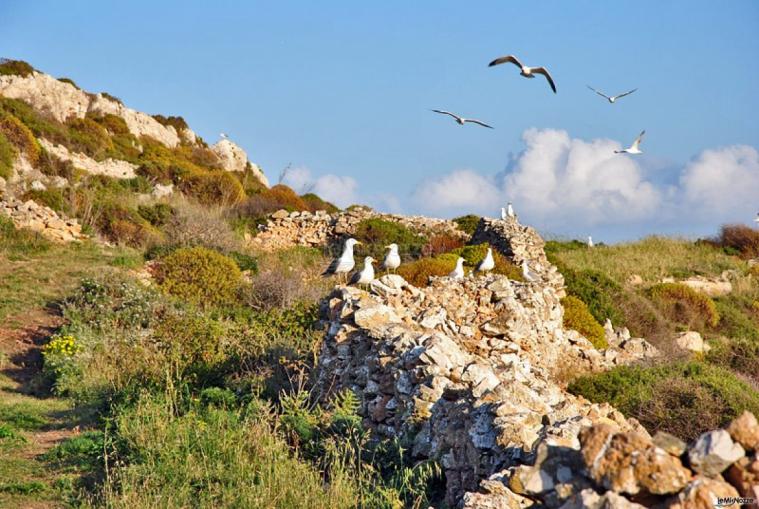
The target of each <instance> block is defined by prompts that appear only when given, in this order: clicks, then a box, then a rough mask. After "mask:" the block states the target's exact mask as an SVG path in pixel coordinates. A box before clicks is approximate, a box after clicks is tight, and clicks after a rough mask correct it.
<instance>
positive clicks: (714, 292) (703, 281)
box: [680, 276, 733, 297]
mask: <svg viewBox="0 0 759 509" xmlns="http://www.w3.org/2000/svg"><path fill="white" fill-rule="evenodd" d="M680 283H681V284H684V285H685V286H688V287H690V288H693V289H694V290H696V291H697V292H701V293H703V294H704V295H708V296H709V297H722V296H724V295H728V294H729V293H730V292H732V291H733V285H732V284H731V283H730V281H727V280H726V279H709V278H705V277H703V276H694V277H691V278H688V279H685V280H683V281H680Z"/></svg>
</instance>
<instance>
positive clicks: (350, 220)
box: [250, 207, 469, 251]
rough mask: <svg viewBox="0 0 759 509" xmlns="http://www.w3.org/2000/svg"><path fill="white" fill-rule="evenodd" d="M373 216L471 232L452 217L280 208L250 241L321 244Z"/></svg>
mask: <svg viewBox="0 0 759 509" xmlns="http://www.w3.org/2000/svg"><path fill="white" fill-rule="evenodd" d="M370 218H378V219H384V220H386V221H392V222H394V223H400V224H402V225H404V226H406V227H408V228H409V229H410V230H412V231H415V232H417V233H423V234H435V233H437V234H449V235H452V236H454V237H458V238H461V239H462V240H468V239H469V235H467V234H466V233H464V232H462V231H461V230H459V228H458V225H457V224H456V223H454V222H453V221H450V220H446V219H435V218H430V217H424V216H402V215H398V214H382V213H379V212H375V211H373V210H372V209H369V208H367V207H354V208H351V209H348V210H345V211H341V212H336V213H334V214H328V213H327V212H326V211H323V210H319V211H316V212H315V213H311V212H308V211H304V212H297V211H296V212H288V211H286V210H284V209H283V210H278V211H276V212H274V213H273V214H271V216H269V220H268V221H267V223H266V224H263V225H260V226H259V231H258V234H257V235H256V236H255V237H253V238H252V239H250V244H251V246H253V247H255V248H257V249H263V250H267V251H271V250H276V249H284V248H288V247H293V246H308V247H322V246H325V245H328V244H332V243H335V242H338V241H340V240H341V239H343V238H345V237H348V236H350V235H352V234H354V233H355V232H356V227H357V226H358V224H359V223H360V222H361V221H363V220H364V219H370Z"/></svg>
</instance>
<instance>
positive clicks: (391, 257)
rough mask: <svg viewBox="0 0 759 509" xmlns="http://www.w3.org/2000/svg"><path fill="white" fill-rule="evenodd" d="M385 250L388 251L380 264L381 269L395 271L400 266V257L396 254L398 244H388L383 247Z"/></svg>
mask: <svg viewBox="0 0 759 509" xmlns="http://www.w3.org/2000/svg"><path fill="white" fill-rule="evenodd" d="M385 249H389V250H390V251H388V253H387V255H386V256H385V260H384V261H383V262H382V268H384V269H385V270H395V269H397V268H398V267H400V265H401V255H399V254H398V244H395V243H393V244H390V245H389V246H385Z"/></svg>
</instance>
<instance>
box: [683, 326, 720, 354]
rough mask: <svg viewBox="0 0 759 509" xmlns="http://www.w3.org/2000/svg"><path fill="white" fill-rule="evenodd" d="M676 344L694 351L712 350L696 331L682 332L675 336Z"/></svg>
mask: <svg viewBox="0 0 759 509" xmlns="http://www.w3.org/2000/svg"><path fill="white" fill-rule="evenodd" d="M675 344H676V345H677V346H678V347H679V348H680V349H681V350H686V351H689V352H694V353H705V352H708V351H709V350H711V347H710V346H709V345H708V344H707V343H705V342H704V338H702V337H701V334H699V333H698V332H696V331H687V332H681V333H679V334H677V336H675Z"/></svg>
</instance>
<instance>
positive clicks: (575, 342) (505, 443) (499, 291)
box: [317, 275, 647, 507]
mask: <svg viewBox="0 0 759 509" xmlns="http://www.w3.org/2000/svg"><path fill="white" fill-rule="evenodd" d="M322 312H323V318H324V319H325V321H326V322H327V323H328V329H327V334H326V338H325V341H324V343H323V346H322V352H321V355H320V358H319V374H318V382H317V387H318V390H319V391H320V394H321V395H322V396H323V397H325V398H326V397H328V396H329V395H330V394H332V393H333V392H334V391H336V390H343V389H350V390H353V391H354V392H355V393H356V394H357V395H359V397H360V399H361V401H362V406H361V415H362V416H363V417H364V421H365V424H366V425H367V426H368V427H369V428H370V429H372V430H374V432H375V433H377V434H378V435H380V436H387V437H400V438H401V439H402V440H405V441H407V442H409V447H410V448H411V450H412V453H413V454H414V456H415V457H417V458H419V459H425V458H433V459H435V460H438V461H439V462H440V463H441V465H442V467H443V469H444V471H445V475H446V483H447V496H448V503H449V504H455V503H458V502H459V501H460V500H461V499H462V497H463V496H464V494H465V493H466V492H468V491H474V490H476V489H477V487H478V484H479V482H480V480H482V479H488V478H489V477H490V476H492V475H493V474H495V473H496V472H498V471H500V470H503V469H504V468H508V467H509V466H515V465H520V464H523V463H526V462H528V461H530V460H531V458H533V456H534V451H533V444H534V443H535V442H536V441H538V440H544V441H546V442H547V443H548V444H551V445H553V446H563V447H568V448H574V449H576V448H577V447H579V439H578V434H579V433H580V430H581V429H582V428H584V427H586V426H589V425H591V424H593V423H609V424H612V423H613V424H614V425H615V426H617V427H619V428H620V429H624V430H626V431H636V432H637V433H639V434H641V435H642V436H647V433H646V431H645V430H644V429H643V428H642V427H641V426H640V425H639V424H638V423H637V422H636V421H634V420H632V419H630V420H627V419H625V418H624V417H623V416H622V415H621V414H620V413H619V412H618V411H616V410H615V409H614V408H612V407H611V406H609V405H607V404H601V405H599V404H594V403H590V402H588V401H587V400H585V399H583V398H581V397H576V396H573V395H571V394H569V393H567V392H566V391H565V390H563V388H562V385H563V383H562V378H564V377H566V376H567V375H568V374H572V375H576V374H577V373H582V372H590V371H599V370H604V369H609V368H610V367H612V366H613V365H614V364H615V362H612V361H610V360H608V358H607V355H606V353H605V352H600V351H597V350H595V349H594V348H593V346H592V345H591V344H590V342H589V341H588V340H587V339H586V338H584V337H583V336H581V335H579V334H578V333H576V332H574V331H565V330H563V328H562V317H563V309H562V307H561V304H560V302H559V294H558V292H557V291H556V290H555V289H553V288H552V287H551V286H547V285H545V286H544V285H543V284H541V283H522V282H517V281H511V280H509V279H508V278H506V277H505V276H500V275H488V276H482V277H469V278H464V279H462V280H451V279H449V278H433V279H432V282H431V284H430V286H428V287H426V288H424V289H419V288H416V287H414V286H412V285H409V284H408V283H407V282H406V281H405V280H403V278H401V277H400V276H396V275H385V276H383V277H381V278H380V279H379V280H377V281H375V282H373V283H372V284H371V285H370V287H369V291H364V290H361V289H357V288H351V287H342V286H339V287H337V288H336V289H335V291H334V292H333V293H332V295H331V296H330V297H329V298H328V299H327V300H325V301H324V303H323V310H322ZM609 350H610V351H616V352H617V354H616V355H615V356H613V357H614V358H615V359H616V358H622V357H626V358H627V359H629V360H633V359H637V358H640V357H637V356H635V355H634V354H632V353H631V352H627V351H622V350H620V349H618V348H616V347H611V348H610V349H609ZM641 356H642V354H641ZM472 507H476V506H472Z"/></svg>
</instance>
